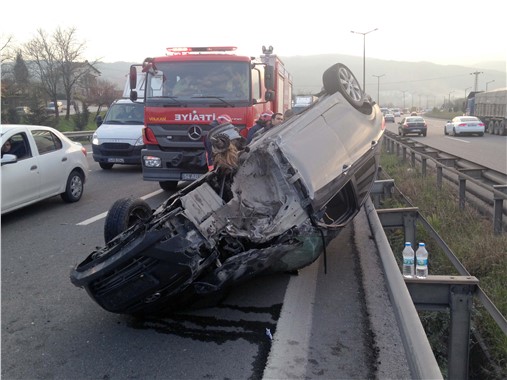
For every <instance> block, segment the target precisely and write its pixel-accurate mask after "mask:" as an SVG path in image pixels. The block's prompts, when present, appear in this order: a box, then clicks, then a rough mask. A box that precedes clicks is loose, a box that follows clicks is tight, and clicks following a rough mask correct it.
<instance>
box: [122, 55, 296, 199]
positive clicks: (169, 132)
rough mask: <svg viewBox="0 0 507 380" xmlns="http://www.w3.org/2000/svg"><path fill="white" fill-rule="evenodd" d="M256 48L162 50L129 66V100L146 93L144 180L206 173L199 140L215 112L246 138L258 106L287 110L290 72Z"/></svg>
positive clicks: (166, 181) (166, 184) (169, 186)
mask: <svg viewBox="0 0 507 380" xmlns="http://www.w3.org/2000/svg"><path fill="white" fill-rule="evenodd" d="M262 49H263V54H262V55H261V56H260V58H259V59H256V58H255V57H248V56H240V55H236V54H234V53H233V52H234V50H236V48H235V47H232V46H221V47H189V48H168V49H167V51H168V54H167V55H166V56H162V57H156V58H146V59H145V60H144V62H143V64H142V65H132V66H131V68H130V77H129V81H130V88H131V89H133V90H131V93H130V98H131V100H133V101H137V100H138V91H139V94H142V93H144V99H143V101H144V128H143V138H144V143H145V146H146V148H145V149H143V150H142V153H141V156H142V168H143V179H144V180H146V181H158V182H159V183H160V187H161V188H162V189H164V190H174V189H176V186H177V184H178V181H192V180H195V179H197V178H199V177H200V176H201V175H202V174H204V173H206V171H207V170H208V169H207V165H206V157H205V151H204V143H203V141H204V138H205V136H206V135H207V133H208V131H209V130H210V129H211V128H212V127H211V126H210V123H211V122H212V121H213V120H216V118H217V117H218V116H219V115H221V114H227V115H229V116H230V117H231V118H232V122H233V124H234V125H235V126H236V127H238V128H239V129H240V131H241V134H242V135H243V136H246V133H247V131H248V129H249V128H251V127H252V126H253V124H254V123H255V120H257V119H258V118H259V116H260V114H261V113H262V112H264V111H266V110H272V111H273V112H281V113H283V112H285V111H286V110H287V109H289V108H290V106H291V98H292V77H291V75H290V74H289V73H288V71H287V70H286V69H285V67H284V65H283V62H282V61H281V60H280V59H279V58H278V57H277V56H276V55H274V54H272V53H273V48H272V47H271V46H270V47H269V48H265V47H264V46H263V48H262ZM139 76H143V77H144V81H141V85H140V87H139V86H138V79H139V78H138V77H139ZM136 86H138V87H136ZM134 89H135V90H134ZM139 100H141V99H139Z"/></svg>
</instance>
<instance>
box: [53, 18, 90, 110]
mask: <svg viewBox="0 0 507 380" xmlns="http://www.w3.org/2000/svg"><path fill="white" fill-rule="evenodd" d="M75 34H76V29H75V28H69V29H66V30H61V29H60V28H58V29H57V30H56V32H55V34H54V41H55V49H56V51H57V53H58V61H59V65H60V67H61V74H62V82H63V89H64V91H65V97H66V100H67V114H66V116H65V118H66V119H69V115H70V105H71V104H72V102H73V99H72V93H73V89H74V88H75V86H76V85H77V84H78V83H79V82H80V80H81V79H83V78H85V77H87V76H88V74H89V73H90V71H92V70H95V67H94V65H95V64H96V62H93V63H90V62H88V61H87V60H84V59H83V57H82V54H83V52H84V50H85V47H86V45H85V43H84V42H78V41H77V40H76V36H75Z"/></svg>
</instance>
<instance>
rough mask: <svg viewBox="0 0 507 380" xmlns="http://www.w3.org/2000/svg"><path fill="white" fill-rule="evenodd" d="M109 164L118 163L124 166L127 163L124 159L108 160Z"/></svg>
mask: <svg viewBox="0 0 507 380" xmlns="http://www.w3.org/2000/svg"><path fill="white" fill-rule="evenodd" d="M107 162H110V163H113V164H114V163H116V164H123V163H124V162H125V160H124V159H123V158H108V159H107Z"/></svg>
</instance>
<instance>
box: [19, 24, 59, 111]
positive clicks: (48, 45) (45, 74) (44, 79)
mask: <svg viewBox="0 0 507 380" xmlns="http://www.w3.org/2000/svg"><path fill="white" fill-rule="evenodd" d="M24 55H25V56H26V57H27V59H29V60H30V61H32V62H33V64H34V65H35V67H34V70H33V75H34V76H35V77H37V78H38V79H39V80H40V82H41V83H42V87H43V88H44V91H45V92H46V94H47V95H48V96H49V98H50V99H51V100H52V101H53V102H54V105H55V115H56V117H57V118H58V116H59V112H58V106H57V101H58V83H59V81H60V77H61V73H60V63H59V60H58V51H57V49H56V45H55V44H54V43H53V42H52V41H51V40H50V38H49V37H48V35H47V34H46V32H44V31H43V30H42V29H37V35H36V36H35V37H34V38H33V39H32V40H30V41H29V42H28V43H26V44H25V46H24Z"/></svg>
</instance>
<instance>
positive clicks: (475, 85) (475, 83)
mask: <svg viewBox="0 0 507 380" xmlns="http://www.w3.org/2000/svg"><path fill="white" fill-rule="evenodd" d="M479 74H484V73H483V72H482V71H474V72H473V73H470V75H475V81H474V91H477V89H478V88H479V87H478V83H479Z"/></svg>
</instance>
